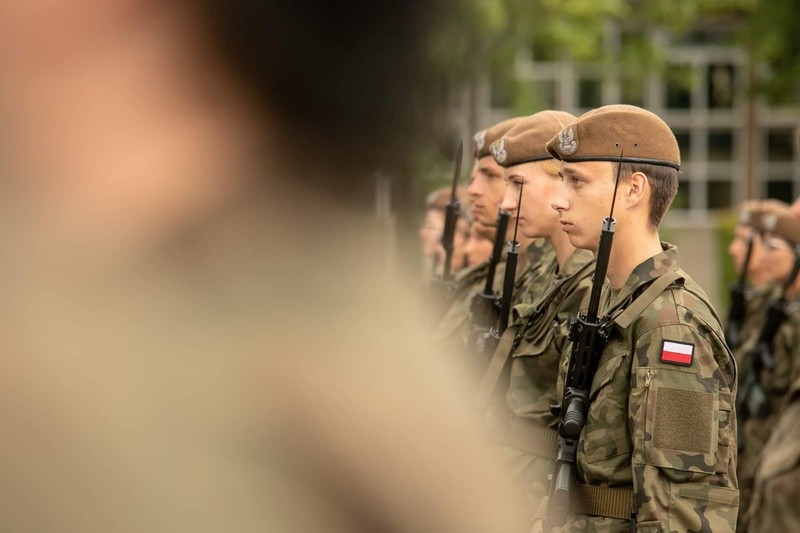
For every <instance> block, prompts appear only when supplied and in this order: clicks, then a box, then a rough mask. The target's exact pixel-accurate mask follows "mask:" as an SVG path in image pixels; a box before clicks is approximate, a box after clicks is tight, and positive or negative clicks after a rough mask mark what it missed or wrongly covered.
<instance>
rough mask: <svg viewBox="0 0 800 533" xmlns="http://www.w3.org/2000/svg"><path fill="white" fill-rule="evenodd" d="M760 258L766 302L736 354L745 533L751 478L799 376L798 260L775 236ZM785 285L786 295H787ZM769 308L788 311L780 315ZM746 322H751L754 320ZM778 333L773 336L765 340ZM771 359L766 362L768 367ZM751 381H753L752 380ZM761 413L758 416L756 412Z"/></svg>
mask: <svg viewBox="0 0 800 533" xmlns="http://www.w3.org/2000/svg"><path fill="white" fill-rule="evenodd" d="M762 242H763V245H762V250H761V252H760V256H759V260H760V261H761V262H762V264H761V265H760V266H759V267H758V270H760V271H761V272H762V276H763V282H764V284H765V286H766V287H768V288H769V290H768V291H767V295H768V298H765V300H766V302H765V303H764V304H762V306H761V308H760V309H758V310H757V311H758V312H759V313H760V316H759V317H758V319H759V320H758V327H756V328H753V329H752V330H750V331H748V335H749V336H748V337H745V338H744V339H743V342H742V344H741V345H740V347H739V348H738V349H737V351H736V352H734V353H735V354H736V355H737V356H738V357H740V359H738V362H739V383H740V388H739V391H738V396H739V403H740V404H741V405H742V406H743V408H742V409H741V410H739V411H737V412H738V413H739V415H740V419H741V420H740V427H739V430H740V432H741V439H740V442H739V456H738V462H737V468H736V471H737V477H738V479H739V491H740V508H739V519H740V520H741V521H742V526H740V527H739V529H740V531H745V530H746V529H745V526H744V519H745V515H746V514H747V512H748V507H749V504H750V498H751V496H752V489H753V477H754V475H755V468H756V464H757V461H758V457H759V454H760V453H761V450H762V449H763V447H764V444H765V443H766V442H767V440H768V439H769V436H770V434H771V432H772V430H773V429H774V427H775V423H776V422H777V419H778V415H779V414H780V409H781V403H782V401H783V399H784V397H785V396H786V393H787V392H788V390H789V386H790V385H791V384H792V382H793V381H794V379H795V378H797V377H800V351H798V347H799V346H798V344H797V343H796V342H795V341H796V339H797V337H798V334H800V293H798V288H800V282H798V280H797V279H793V280H790V279H789V276H790V275H791V273H792V268H793V266H794V263H795V260H796V256H795V253H794V248H793V247H792V246H791V245H790V244H789V243H787V242H786V241H785V240H784V239H782V238H780V237H778V236H775V235H764V236H763V238H762ZM784 286H785V287H786V292H785V294H784ZM771 308H776V309H781V310H782V311H784V312H785V313H786V315H785V317H784V316H783V315H776V314H775V313H774V312H773V311H770V309H771ZM748 319H749V320H750V321H751V322H753V321H754V320H753V319H751V317H748ZM769 331H774V332H775V333H774V334H773V337H772V338H771V339H769V340H766V337H767V336H769V335H770V333H766V332H769ZM767 361H768V363H767ZM751 379H752V380H753V383H751V382H750V380H751ZM753 410H757V411H758V412H753Z"/></svg>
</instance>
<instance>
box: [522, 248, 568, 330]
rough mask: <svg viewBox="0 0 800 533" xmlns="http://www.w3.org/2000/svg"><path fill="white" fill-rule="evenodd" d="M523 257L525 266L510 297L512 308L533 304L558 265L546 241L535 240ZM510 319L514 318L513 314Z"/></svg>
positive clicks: (553, 252) (545, 287)
mask: <svg viewBox="0 0 800 533" xmlns="http://www.w3.org/2000/svg"><path fill="white" fill-rule="evenodd" d="M525 255H526V258H525V259H526V265H525V267H524V269H523V270H522V272H521V273H520V274H519V276H517V280H516V282H515V283H514V293H513V294H512V296H511V303H512V305H514V306H517V305H520V304H531V303H533V301H534V300H535V299H536V298H538V297H539V296H540V295H541V294H542V293H543V292H544V291H545V290H546V289H547V286H548V284H549V283H550V282H551V281H552V279H553V277H554V276H555V274H556V267H557V265H558V263H557V262H556V254H555V250H553V247H552V246H550V243H549V242H548V241H547V239H535V240H534V241H533V242H532V243H531V244H530V246H528V250H527V252H526V254H525ZM511 318H512V319H513V318H514V316H513V313H512V317H511Z"/></svg>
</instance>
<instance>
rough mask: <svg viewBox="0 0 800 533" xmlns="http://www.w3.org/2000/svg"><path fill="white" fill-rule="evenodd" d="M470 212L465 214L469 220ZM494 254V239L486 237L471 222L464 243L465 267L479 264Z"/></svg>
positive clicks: (465, 217)
mask: <svg viewBox="0 0 800 533" xmlns="http://www.w3.org/2000/svg"><path fill="white" fill-rule="evenodd" d="M468 216H469V214H468V213H467V214H466V215H465V216H464V220H467V217H468ZM491 254H492V241H490V240H489V239H487V238H486V236H485V235H484V234H483V232H481V231H480V230H479V228H478V226H477V225H476V224H473V223H472V222H471V221H470V222H469V233H468V235H467V241H466V243H465V244H464V268H469V267H471V266H475V265H479V264H481V263H483V262H485V261H488V260H489V256H490V255H491Z"/></svg>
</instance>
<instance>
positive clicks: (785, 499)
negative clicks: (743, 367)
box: [741, 201, 800, 533]
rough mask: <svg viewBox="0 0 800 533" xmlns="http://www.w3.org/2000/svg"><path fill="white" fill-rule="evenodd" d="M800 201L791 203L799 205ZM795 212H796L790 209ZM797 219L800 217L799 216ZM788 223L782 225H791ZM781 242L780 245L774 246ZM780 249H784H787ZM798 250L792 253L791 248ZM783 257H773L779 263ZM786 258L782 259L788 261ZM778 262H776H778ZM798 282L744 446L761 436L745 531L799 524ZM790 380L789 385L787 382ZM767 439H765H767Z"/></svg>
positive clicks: (787, 528)
mask: <svg viewBox="0 0 800 533" xmlns="http://www.w3.org/2000/svg"><path fill="white" fill-rule="evenodd" d="M797 205H798V201H795V202H794V204H793V205H792V210H795V209H796V206H797ZM792 216H796V215H794V214H793V215H792ZM797 222H800V217H798V219H797V221H796V223H797ZM787 228H788V226H786V225H784V226H782V228H781V229H787ZM794 234H796V232H795V231H793V230H790V229H787V231H786V233H783V231H781V230H777V231H776V237H781V238H784V237H790V236H791V235H794ZM777 249H778V247H776V250H777ZM782 255H786V254H785V253H784V254H782ZM791 255H792V256H794V254H791ZM778 261H779V260H777V258H776V260H775V261H774V262H775V263H777V262H778ZM785 262H786V261H785V260H784V263H785ZM776 267H777V265H776ZM798 294H800V282H798V281H797V280H795V281H794V282H793V283H792V284H791V286H790V287H789V291H788V294H787V302H786V303H787V305H786V311H787V314H788V317H787V318H786V320H785V321H784V322H783V323H782V324H781V325H780V328H779V329H778V331H777V333H776V335H775V339H774V342H773V345H772V346H771V347H770V348H771V349H772V351H771V353H770V355H771V356H772V360H773V362H774V365H773V368H766V369H764V372H763V375H762V376H761V377H762V381H763V383H762V385H763V386H765V387H766V392H767V395H768V398H767V399H768V402H769V407H770V415H769V416H768V417H767V420H764V421H763V422H762V421H758V420H753V421H752V423H751V425H756V427H757V428H760V429H761V430H762V431H761V432H759V433H758V434H756V435H752V432H750V433H747V434H746V436H747V438H748V440H746V443H745V452H747V447H748V446H749V444H750V440H749V439H751V438H758V437H761V438H762V439H763V440H762V441H761V442H758V444H759V445H760V449H759V452H760V453H759V454H758V457H757V459H756V464H755V465H754V472H752V475H753V476H754V479H751V480H750V482H751V484H752V489H751V490H752V494H751V495H750V496H749V498H748V503H749V507H748V510H747V514H746V517H745V520H744V523H743V527H742V528H741V530H742V531H749V532H754V533H761V532H766V531H795V530H797V529H798V528H800V510H799V509H798V507H797V504H796V501H795V500H796V498H795V497H794V495H795V494H797V490H798V489H799V488H800V447H798V446H797V442H798V439H800V402H798V399H800V395H799V394H798V393H800V376H798V372H797V369H798V367H800V305H799V304H798ZM787 384H788V387H787ZM764 441H766V442H765V443H764Z"/></svg>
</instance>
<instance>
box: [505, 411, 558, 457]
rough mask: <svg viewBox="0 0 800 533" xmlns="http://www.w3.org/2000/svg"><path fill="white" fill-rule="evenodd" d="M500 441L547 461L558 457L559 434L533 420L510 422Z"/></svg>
mask: <svg viewBox="0 0 800 533" xmlns="http://www.w3.org/2000/svg"><path fill="white" fill-rule="evenodd" d="M500 440H501V442H502V443H503V444H505V445H506V446H509V447H511V448H515V449H517V450H522V451H523V452H528V453H531V454H533V455H538V456H539V457H544V458H546V459H555V458H556V457H557V456H558V432H557V431H555V430H553V429H548V428H546V427H542V426H540V425H538V424H536V423H535V422H533V421H531V420H526V419H520V418H514V419H513V420H511V421H509V423H508V424H507V425H506V427H505V431H503V435H502V437H501V439H500Z"/></svg>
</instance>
